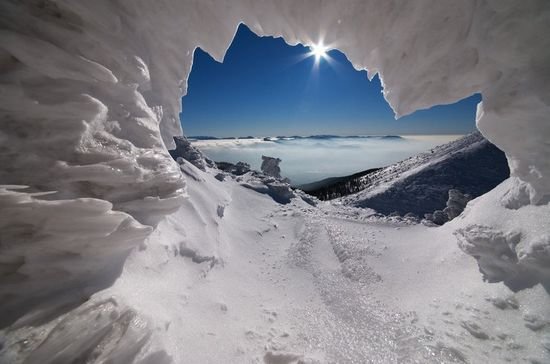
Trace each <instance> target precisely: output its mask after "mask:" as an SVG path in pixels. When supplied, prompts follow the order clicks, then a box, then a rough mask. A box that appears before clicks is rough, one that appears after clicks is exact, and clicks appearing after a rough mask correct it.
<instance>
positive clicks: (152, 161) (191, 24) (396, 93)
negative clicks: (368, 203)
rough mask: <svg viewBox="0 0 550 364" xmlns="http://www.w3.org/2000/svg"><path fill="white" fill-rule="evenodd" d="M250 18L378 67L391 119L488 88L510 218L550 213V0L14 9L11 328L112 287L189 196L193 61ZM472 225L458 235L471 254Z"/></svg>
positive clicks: (171, 0) (6, 43) (0, 64)
mask: <svg viewBox="0 0 550 364" xmlns="http://www.w3.org/2000/svg"><path fill="white" fill-rule="evenodd" d="M240 23H245V24H246V25H247V26H249V27H250V28H251V29H252V30H253V31H254V32H256V33H257V34H258V35H262V36H263V35H266V36H268V35H269V36H276V37H283V38H284V39H285V41H286V42H288V43H289V44H297V43H302V44H305V45H312V44H315V43H318V42H319V41H323V43H324V44H325V45H328V46H329V47H330V48H337V49H339V50H341V51H342V52H343V53H345V54H346V56H347V57H348V58H349V60H350V61H351V62H352V64H353V65H354V66H355V68H357V69H366V70H368V72H369V76H370V77H372V76H373V75H374V74H376V73H378V74H379V75H380V77H381V79H382V80H383V86H384V96H385V98H386V100H387V101H388V102H389V103H390V105H391V106H392V108H393V109H394V110H395V113H396V115H397V116H399V115H405V114H409V113H412V112H414V111H415V110H418V109H422V108H428V107H431V106H433V105H439V104H446V103H452V102H455V101H457V100H460V99H462V98H464V97H467V96H469V95H471V94H473V93H476V92H480V93H481V94H482V97H483V102H482V103H481V104H480V105H479V106H478V112H477V125H478V127H479V129H480V130H481V132H482V133H483V134H484V135H485V136H486V137H487V138H488V139H489V140H490V141H491V142H493V143H494V144H496V145H497V146H498V147H499V148H501V149H502V150H503V151H504V152H505V153H506V155H507V157H508V160H509V164H510V169H511V175H512V177H511V180H510V181H509V182H508V185H507V186H508V187H507V189H506V192H505V193H503V195H502V200H501V201H500V204H501V206H502V208H503V209H504V208H505V209H513V210H517V209H521V208H525V207H526V206H527V205H530V206H531V207H530V208H532V209H536V206H542V205H546V204H548V202H549V200H550V158H549V156H550V143H549V140H550V124H549V120H548V118H549V115H550V87H549V86H548V85H549V84H550V37H549V36H548V34H550V6H549V3H548V2H547V1H546V0H541V1H535V0H526V1H503V0H479V1H475V0H471V1H451V0H448V1H442V0H419V1H397V0H394V1H391V0H370V1H367V0H358V1H351V0H350V1H319V0H311V1H307V0H306V1H294V0H286V1H265V0H264V1H262V0H238V1H237V0H233V1H213V0H201V1H184V0H156V1H151V0H117V1H114V0H94V1H73V0H58V1H53V0H43V1H39V0H36V1H34V0H28V1H16V0H13V1H10V0H5V1H2V2H1V3H0V69H1V73H0V77H1V81H0V92H1V98H0V120H1V121H0V141H1V147H0V148H1V153H0V166H1V168H0V182H1V183H2V184H5V185H21V186H29V187H30V188H29V189H14V188H3V189H2V190H0V207H1V209H3V210H4V211H3V212H2V218H1V220H0V229H1V230H2V239H3V242H2V245H1V246H0V249H1V255H2V265H3V266H5V267H7V268H6V269H7V270H8V271H9V273H10V274H16V275H17V279H16V283H17V284H14V283H13V281H9V282H8V281H6V279H5V278H4V277H7V276H2V278H0V282H1V284H2V285H1V288H0V295H1V297H2V299H0V302H1V303H0V311H3V312H4V313H6V312H8V313H9V315H4V316H3V320H2V324H7V323H9V322H11V321H13V320H14V319H16V318H17V317H18V316H20V315H22V314H23V313H24V312H27V311H28V310H30V309H31V308H32V307H34V305H36V304H37V302H45V301H47V300H48V299H49V298H51V297H60V296H63V295H69V294H71V293H70V292H69V287H70V286H73V287H79V288H78V289H79V290H81V294H82V295H87V294H90V292H94V291H95V290H97V289H100V288H101V287H105V286H108V285H109V284H110V283H111V282H112V279H114V278H112V277H115V276H116V271H117V270H118V269H120V267H121V264H122V263H121V261H123V260H124V257H125V255H126V254H127V253H128V251H129V249H131V248H132V247H133V246H135V245H136V244H138V243H139V241H140V239H142V238H143V237H144V236H146V235H147V234H148V233H149V232H150V231H151V227H150V226H155V224H157V223H158V222H159V221H160V220H161V219H162V218H163V217H164V216H165V215H167V214H169V213H171V212H173V211H175V210H176V209H177V208H178V206H179V205H180V204H181V203H182V201H183V200H184V199H185V198H186V192H185V179H184V177H183V176H182V175H181V174H180V171H179V169H178V166H177V165H176V164H175V163H174V162H173V161H172V160H171V158H170V156H169V155H168V153H167V151H166V148H167V147H171V145H172V136H174V135H178V134H181V133H182V130H181V127H180V121H179V116H178V115H179V112H180V109H181V95H182V94H185V92H186V87H187V86H186V80H187V77H188V75H189V72H190V70H191V65H192V61H193V52H194V50H195V48H196V47H201V48H202V49H204V50H205V51H206V52H208V53H209V54H210V55H212V56H213V57H214V58H215V59H217V60H219V61H222V60H223V56H224V53H225V51H226V50H227V48H228V47H229V44H230V42H231V41H232V39H233V36H234V34H235V31H236V29H237V26H238V25H239V24H240ZM233 86H234V87H238V85H233ZM183 107H185V105H183ZM52 191H53V193H51V194H43V193H45V192H52ZM55 191H56V192H55ZM541 208H542V207H541ZM536 211H539V210H536ZM541 211H542V210H541ZM544 211H547V210H544ZM544 213H545V212H544ZM486 214H490V212H486ZM537 216H538V219H539V225H538V229H539V230H538V231H539V232H541V234H542V233H545V232H546V233H548V221H547V220H546V221H544V220H545V219H543V218H541V216H542V215H540V213H539V215H537ZM542 217H544V216H542ZM546 217H548V216H546ZM493 220H498V219H493ZM184 223H185V222H184ZM495 224H496V222H495ZM490 228H491V229H495V231H497V233H498V231H499V230H502V229H503V227H499V226H493V225H491V226H490ZM476 231H477V230H475V229H474V228H471V229H469V230H468V229H466V230H464V233H463V235H462V236H463V238H464V239H466V240H467V241H470V242H472V244H474V245H475V244H476V243H475V238H472V237H471V235H472V234H473V235H476ZM497 233H495V234H497ZM498 234H500V233H498ZM498 234H497V235H498ZM501 235H502V234H501ZM499 236H500V235H499ZM468 237H470V238H468ZM468 239H469V240H468ZM503 239H504V238H503ZM514 239H515V240H514V244H518V242H517V241H516V240H517V239H520V238H517V237H516V235H514ZM489 240H490V239H489ZM520 240H521V239H520ZM539 240H540V239H539ZM4 241H7V242H8V243H6V244H4ZM136 242H138V243H136ZM540 244H541V246H542V247H544V246H546V247H547V246H550V242H546V243H545V242H544V241H542V243H540ZM545 244H546V245H545ZM97 247H101V249H97ZM526 251H528V249H527V250H526ZM488 254H490V253H488ZM106 257H108V259H107V258H106ZM529 259H530V260H528V264H527V263H525V264H526V266H530V267H531V266H537V267H538V268H537V269H536V272H537V273H536V274H535V276H537V277H538V278H535V280H541V279H544V278H540V277H546V279H547V278H548V274H549V273H548V271H544V264H543V263H541V262H542V261H541V260H540V259H543V258H541V257H540V255H536V254H535V255H533V256H530V258H529ZM537 259H538V260H537ZM545 259H548V258H545ZM82 262H85V264H81V263H82ZM480 264H481V262H480ZM541 267H542V268H541ZM503 269H508V268H503ZM107 271H108V272H115V273H112V274H106V273H105V272H107ZM515 272H516V273H517V271H515ZM531 273H532V272H531ZM514 274H515V273H514ZM545 274H546V275H545ZM11 279H13V275H12V278H11ZM501 279H502V280H506V276H504V278H501ZM60 282H65V283H67V284H66V285H64V284H61V283H60ZM8 316H9V319H7V318H6V317H8Z"/></svg>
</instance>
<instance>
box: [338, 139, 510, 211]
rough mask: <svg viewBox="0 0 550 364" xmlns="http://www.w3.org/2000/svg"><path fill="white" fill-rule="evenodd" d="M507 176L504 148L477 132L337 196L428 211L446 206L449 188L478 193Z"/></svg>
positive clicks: (347, 201) (382, 207)
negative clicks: (357, 189) (348, 193)
mask: <svg viewBox="0 0 550 364" xmlns="http://www.w3.org/2000/svg"><path fill="white" fill-rule="evenodd" d="M508 176H509V169H508V164H507V161H506V158H505V156H504V153H502V152H501V151H500V150H499V149H498V148H496V147H495V146H494V145H492V144H491V143H490V142H488V141H487V140H486V139H485V138H483V136H482V135H481V134H480V133H479V132H475V133H473V134H470V135H467V136H465V137H463V138H461V139H459V140H457V141H453V142H450V143H447V144H444V145H441V146H439V147H436V148H434V149H432V150H431V151H429V152H426V153H422V154H419V155H416V156H414V157H411V158H408V159H406V160H404V161H402V162H399V163H395V164H393V165H391V166H388V167H386V168H383V169H381V170H379V171H377V172H374V173H371V174H369V175H367V176H365V177H363V181H362V183H363V184H364V185H365V188H364V189H363V190H361V191H360V192H358V193H356V194H353V195H350V196H346V197H343V198H340V199H337V200H335V201H334V202H335V203H342V204H344V205H350V206H356V207H369V208H372V209H374V210H376V211H378V212H381V213H383V214H390V213H392V212H398V213H399V214H400V215H401V216H403V215H405V214H406V213H408V212H412V213H414V214H416V215H417V216H420V217H423V216H424V214H426V213H432V212H433V211H435V210H443V208H444V207H445V204H446V202H447V198H448V191H449V190H450V189H458V190H460V191H461V192H462V193H467V194H469V195H470V196H472V197H477V196H479V195H481V194H483V193H485V192H488V191H490V190H491V189H493V188H494V187H495V186H497V185H498V184H499V183H501V182H502V181H504V180H505V179H506V178H508Z"/></svg>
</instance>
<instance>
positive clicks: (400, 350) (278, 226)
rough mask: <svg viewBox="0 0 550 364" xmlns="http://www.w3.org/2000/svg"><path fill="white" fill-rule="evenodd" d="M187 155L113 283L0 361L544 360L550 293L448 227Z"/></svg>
mask: <svg viewBox="0 0 550 364" xmlns="http://www.w3.org/2000/svg"><path fill="white" fill-rule="evenodd" d="M185 167H186V168H185V169H184V173H185V174H187V175H189V176H190V178H188V179H187V180H188V192H189V195H190V198H189V199H188V200H187V201H186V202H185V203H184V204H183V205H182V206H181V207H180V209H179V210H178V211H177V212H176V213H174V214H172V215H170V216H168V217H167V218H166V219H165V220H163V221H162V222H161V223H160V224H159V226H158V228H157V229H156V230H155V231H154V232H153V233H152V235H151V236H150V237H149V239H148V240H147V241H146V242H145V243H144V244H143V245H142V246H141V248H140V249H138V250H136V251H134V252H133V253H132V254H131V255H130V257H129V258H128V260H127V262H126V264H125V266H124V270H123V272H122V275H121V276H120V277H119V278H118V280H117V281H116V282H115V284H114V285H113V286H112V287H111V288H108V289H106V290H104V291H101V292H98V293H97V294H95V295H94V296H93V297H92V298H91V300H90V302H88V303H86V304H84V305H83V306H82V308H79V309H78V310H77V311H76V313H70V314H68V315H66V316H62V317H60V318H59V319H56V320H54V321H52V322H50V323H48V324H47V325H45V326H44V327H43V328H42V330H40V334H39V335H36V334H34V333H33V330H32V329H31V328H27V327H21V328H16V329H14V330H12V331H11V332H10V333H9V335H8V336H7V337H6V338H5V340H4V347H5V350H4V351H3V352H2V353H1V356H0V359H4V360H6V359H7V362H10V363H14V364H16V363H21V362H23V361H24V360H26V361H25V363H30V364H32V363H41V364H42V363H55V362H69V361H70V360H67V358H70V359H75V358H76V359H78V360H81V359H82V358H88V359H89V360H91V361H92V362H94V360H96V359H97V358H100V359H101V358H113V357H118V358H124V362H132V361H133V362H136V363H140V364H152V363H161V364H167V363H171V362H174V363H201V364H202V363H268V364H281V363H283V364H285V363H287V364H290V363H392V362H399V363H482V362H490V363H506V362H513V363H544V362H548V361H549V359H550V352H549V350H548V348H547V347H546V346H545V345H547V346H550V344H549V343H548V342H547V341H548V338H549V336H548V335H549V331H550V325H549V324H548V322H550V312H549V310H548V307H550V299H549V296H548V295H547V294H546V292H544V290H543V289H542V288H541V287H540V286H536V287H535V288H532V289H527V290H524V291H522V292H520V293H517V294H512V293H511V291H509V290H508V289H507V288H506V287H504V286H503V285H502V284H488V283H484V282H482V280H481V276H480V274H479V272H478V269H477V265H476V262H475V260H474V259H472V258H471V257H470V256H468V255H466V254H464V253H463V252H462V251H460V250H459V248H458V246H457V243H456V239H455V237H454V236H453V235H452V231H453V229H452V228H447V227H446V226H443V227H440V228H429V227H426V226H423V225H419V224H411V222H410V221H408V220H404V219H400V218H393V217H391V218H381V217H378V216H376V215H374V214H373V212H372V211H371V210H368V209H358V208H352V207H346V206H336V205H330V204H328V203H321V204H320V205H318V206H317V207H313V206H310V205H309V204H307V203H305V202H304V201H302V200H301V199H300V198H294V199H293V200H292V202H291V203H289V204H287V205H280V204H278V203H275V202H274V201H273V200H272V199H271V198H270V197H269V196H268V195H264V194H259V193H257V192H255V191H253V190H250V189H247V188H244V187H243V186H242V185H240V183H245V182H246V181H241V182H237V180H232V179H226V180H225V181H223V182H221V181H219V180H217V179H216V178H215V177H214V174H213V173H205V172H201V171H199V170H198V169H197V168H195V167H194V166H192V165H190V164H186V165H185ZM191 176H194V177H192V178H191ZM45 338H47V339H46V340H45V341H43V340H44V339H45ZM69 338H70V342H71V343H72V344H71V345H68V346H67V345H65V344H64V343H66V342H67V340H69ZM22 343H25V344H24V345H23V344H22ZM92 347H93V348H94V349H93V350H92V349H90V348H92ZM90 350H91V351H90ZM33 351H34V352H33ZM28 353H33V354H32V355H31V356H29V357H26V355H27V354H28ZM92 357H93V358H96V359H93V360H92V359H90V358H92ZM25 358H26V359H25ZM44 358H48V360H44ZM61 359H63V360H61ZM88 359H87V360H88ZM82 360H84V359H82ZM96 361H97V360H96Z"/></svg>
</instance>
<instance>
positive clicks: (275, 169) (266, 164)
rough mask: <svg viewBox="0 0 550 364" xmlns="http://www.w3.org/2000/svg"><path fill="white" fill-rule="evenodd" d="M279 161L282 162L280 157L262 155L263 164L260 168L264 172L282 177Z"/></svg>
mask: <svg viewBox="0 0 550 364" xmlns="http://www.w3.org/2000/svg"><path fill="white" fill-rule="evenodd" d="M279 163H281V159H280V158H273V157H266V156H265V155H262V166H261V167H260V168H261V169H262V172H263V173H264V174H266V175H268V176H271V177H275V178H281V167H279Z"/></svg>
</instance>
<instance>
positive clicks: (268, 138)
mask: <svg viewBox="0 0 550 364" xmlns="http://www.w3.org/2000/svg"><path fill="white" fill-rule="evenodd" d="M187 139H189V140H191V141H194V140H232V139H262V140H264V141H278V140H293V139H321V140H322V139H395V140H399V139H403V137H402V136H400V135H332V134H318V135H309V136H302V135H291V136H284V135H278V136H266V137H254V136H250V135H249V136H240V137H214V136H208V135H196V136H189V137H187Z"/></svg>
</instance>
